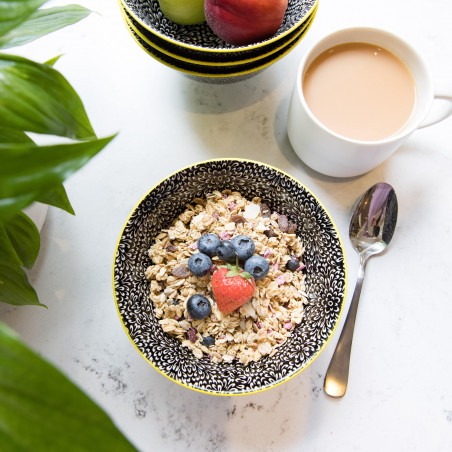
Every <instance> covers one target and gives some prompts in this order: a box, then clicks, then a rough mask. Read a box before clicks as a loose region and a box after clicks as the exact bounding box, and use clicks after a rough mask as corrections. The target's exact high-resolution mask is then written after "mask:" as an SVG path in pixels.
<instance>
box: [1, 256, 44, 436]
mask: <svg viewBox="0 0 452 452" xmlns="http://www.w3.org/2000/svg"><path fill="white" fill-rule="evenodd" d="M0 301H1V302H3V303H8V304H13V305H16V306H23V305H39V306H44V305H42V304H41V303H39V300H38V296H37V295H36V292H35V290H34V289H33V287H31V284H30V283H29V282H28V278H27V275H26V274H25V272H24V271H23V270H22V268H20V266H18V265H15V264H14V263H12V262H5V261H0ZM1 405H2V404H1V402H0V407H1ZM0 432H1V429H0ZM0 435H1V434H0ZM0 444H1V441H0Z"/></svg>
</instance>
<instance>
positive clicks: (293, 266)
mask: <svg viewBox="0 0 452 452" xmlns="http://www.w3.org/2000/svg"><path fill="white" fill-rule="evenodd" d="M299 267H300V261H299V259H298V257H297V256H291V257H290V261H288V262H287V264H286V268H287V270H290V271H291V272H294V271H296V270H297V268H299Z"/></svg>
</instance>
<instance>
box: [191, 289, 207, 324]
mask: <svg viewBox="0 0 452 452" xmlns="http://www.w3.org/2000/svg"><path fill="white" fill-rule="evenodd" d="M187 311H188V313H189V314H190V317H191V318H193V319H195V320H202V319H205V318H206V317H207V316H209V315H210V313H211V312H212V306H211V305H210V301H209V300H208V299H207V298H206V297H205V296H204V295H199V294H195V295H192V296H191V297H190V298H189V299H188V300H187Z"/></svg>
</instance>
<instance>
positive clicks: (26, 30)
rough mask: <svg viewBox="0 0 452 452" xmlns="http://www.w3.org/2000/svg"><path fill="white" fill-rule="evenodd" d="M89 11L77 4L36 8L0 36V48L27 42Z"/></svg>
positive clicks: (79, 18) (76, 20)
mask: <svg viewBox="0 0 452 452" xmlns="http://www.w3.org/2000/svg"><path fill="white" fill-rule="evenodd" d="M0 4H1V1H0ZM90 13H91V11H90V10H89V9H87V8H84V7H83V6H79V5H66V6H57V7H54V8H46V9H38V10H37V11H35V12H34V13H33V14H31V15H30V16H29V17H28V19H27V20H25V21H24V22H22V23H21V24H20V25H18V26H17V27H16V28H14V29H11V30H10V31H9V32H8V33H6V34H5V35H4V36H3V37H0V49H9V48H11V47H16V46H21V45H23V44H27V43H28V42H31V41H34V40H35V39H38V38H40V37H41V36H45V35H47V34H49V33H52V32H54V31H56V30H59V29H60V28H63V27H66V26H68V25H72V24H75V23H76V22H78V21H79V20H82V19H84V18H85V17H86V16H88V15H89V14H90Z"/></svg>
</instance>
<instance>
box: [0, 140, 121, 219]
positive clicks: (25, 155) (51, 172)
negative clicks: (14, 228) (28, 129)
mask: <svg viewBox="0 0 452 452" xmlns="http://www.w3.org/2000/svg"><path fill="white" fill-rule="evenodd" d="M113 138H114V136H110V137H107V138H100V139H93V140H89V141H82V142H75V143H68V144H58V145H52V146H36V145H34V144H33V145H31V144H26V143H25V144H22V143H20V144H14V143H11V144H1V143H0V161H1V162H2V165H0V219H1V218H7V217H10V216H11V215H13V214H14V213H16V212H17V211H19V210H21V209H23V208H24V207H26V206H27V205H28V204H30V203H31V202H32V201H34V200H36V199H39V198H41V197H42V196H44V195H47V194H48V193H49V192H50V191H51V190H52V189H54V188H55V186H57V185H58V184H61V183H62V182H63V181H64V180H65V179H66V178H67V177H68V176H69V175H70V174H72V173H74V172H75V171H77V170H78V169H79V168H81V167H82V166H83V165H84V164H85V163H87V162H88V160H89V159H91V158H92V157H93V156H94V155H96V154H97V153H98V152H99V151H100V150H101V149H102V148H104V147H105V146H106V145H107V144H108V143H109V142H110V141H111V140H112V139H113Z"/></svg>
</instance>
